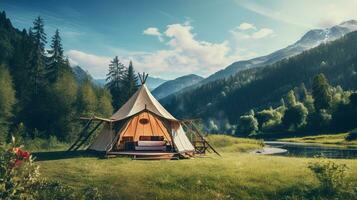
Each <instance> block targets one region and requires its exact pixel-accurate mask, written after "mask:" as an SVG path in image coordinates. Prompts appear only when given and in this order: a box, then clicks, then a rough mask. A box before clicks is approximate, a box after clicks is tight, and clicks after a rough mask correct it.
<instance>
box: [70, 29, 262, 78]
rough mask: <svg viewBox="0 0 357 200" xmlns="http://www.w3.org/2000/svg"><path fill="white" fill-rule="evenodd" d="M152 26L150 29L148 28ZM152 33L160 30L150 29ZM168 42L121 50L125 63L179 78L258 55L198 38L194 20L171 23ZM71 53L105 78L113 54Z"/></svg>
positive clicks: (72, 58) (74, 60)
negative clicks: (151, 48)
mask: <svg viewBox="0 0 357 200" xmlns="http://www.w3.org/2000/svg"><path fill="white" fill-rule="evenodd" d="M146 30H148V29H146ZM146 32H147V33H148V32H150V34H151V35H153V34H156V36H158V34H157V33H160V32H159V31H158V30H157V31H154V29H151V31H146ZM160 36H161V37H165V38H166V39H167V40H168V42H166V43H164V44H165V45H166V46H167V48H165V49H162V50H156V51H153V52H128V51H124V50H122V49H118V51H116V50H115V49H114V50H113V49H112V50H113V52H116V53H118V52H120V54H119V55H118V56H119V59H120V61H121V62H122V63H125V64H126V63H128V62H129V60H132V61H133V64H134V68H135V69H136V70H137V71H138V72H143V71H145V72H148V73H150V74H151V75H153V76H159V77H163V78H176V77H178V76H182V75H186V74H189V73H195V74H199V75H203V76H207V75H210V74H211V73H213V72H216V71H217V70H219V69H222V68H224V67H226V66H227V65H229V64H231V63H232V62H234V61H237V60H239V59H242V58H244V55H248V56H252V55H255V54H254V53H253V52H248V51H242V50H239V49H233V48H232V47H231V46H230V43H229V42H228V41H222V42H218V43H212V42H208V41H202V40H198V39H197V38H196V34H194V33H193V27H192V26H191V25H190V23H187V22H185V23H183V24H171V25H168V26H167V27H166V30H165V31H163V32H162V33H161V35H160ZM238 52H239V53H238ZM67 55H68V57H69V59H70V62H71V63H72V64H79V65H81V66H82V67H84V68H85V69H87V70H88V71H89V72H90V73H91V74H92V75H93V76H94V77H97V78H103V77H105V74H106V72H107V68H108V64H109V61H110V60H111V58H109V57H105V56H96V55H92V54H89V53H85V52H82V51H78V50H71V51H69V52H67Z"/></svg>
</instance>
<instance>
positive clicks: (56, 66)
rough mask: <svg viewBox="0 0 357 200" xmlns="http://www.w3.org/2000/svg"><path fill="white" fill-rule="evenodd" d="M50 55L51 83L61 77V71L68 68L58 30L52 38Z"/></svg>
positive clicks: (48, 71)
mask: <svg viewBox="0 0 357 200" xmlns="http://www.w3.org/2000/svg"><path fill="white" fill-rule="evenodd" d="M48 53H49V54H50V57H49V58H48V65H47V77H48V79H49V80H50V81H55V80H57V78H58V77H59V76H60V73H61V71H63V70H64V68H65V67H66V66H65V58H64V56H63V47H62V43H61V37H60V35H59V30H58V29H57V30H56V32H55V35H54V36H53V37H52V41H51V49H50V50H48Z"/></svg>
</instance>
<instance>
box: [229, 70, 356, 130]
mask: <svg viewBox="0 0 357 200" xmlns="http://www.w3.org/2000/svg"><path fill="white" fill-rule="evenodd" d="M356 116H357V93H354V92H353V91H348V90H347V91H345V90H343V89H342V87H341V86H336V87H333V86H331V85H330V84H329V83H328V81H327V79H326V78H325V76H324V75H323V74H318V75H317V76H315V77H314V79H313V85H312V89H311V91H308V90H307V89H306V87H305V85H304V84H301V85H300V86H299V87H295V88H294V89H293V90H290V91H289V92H288V93H287V94H286V95H285V96H284V97H283V98H282V99H281V105H279V106H278V107H276V108H272V107H269V108H268V109H263V110H257V111H254V110H251V111H249V112H248V113H246V114H244V115H242V116H240V117H239V120H238V123H237V126H236V129H235V130H234V131H235V134H236V135H240V136H254V135H259V134H265V133H274V132H277V133H281V132H286V133H289V132H309V133H313V132H320V133H321V132H323V133H328V132H334V131H341V130H351V129H353V128H355V127H357V122H356Z"/></svg>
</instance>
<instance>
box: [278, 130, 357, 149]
mask: <svg viewBox="0 0 357 200" xmlns="http://www.w3.org/2000/svg"><path fill="white" fill-rule="evenodd" d="M348 134H349V133H339V134H321V135H314V136H305V137H293V138H283V139H278V141H282V142H298V143H314V144H323V145H332V146H344V147H357V140H350V141H349V140H346V137H347V136H348Z"/></svg>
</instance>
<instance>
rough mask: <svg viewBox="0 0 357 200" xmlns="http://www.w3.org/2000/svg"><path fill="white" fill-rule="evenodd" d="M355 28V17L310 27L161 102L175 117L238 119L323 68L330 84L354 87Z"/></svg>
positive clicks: (269, 103) (308, 80)
mask: <svg viewBox="0 0 357 200" xmlns="http://www.w3.org/2000/svg"><path fill="white" fill-rule="evenodd" d="M354 30H357V21H355V20H351V21H347V22H344V23H341V24H339V25H337V26H333V27H331V28H327V29H316V30H311V31H309V32H307V33H306V34H305V35H304V36H303V37H302V38H301V39H300V40H298V41H297V42H296V43H294V44H293V45H290V46H288V47H287V48H284V49H282V50H279V51H276V52H274V53H272V54H270V55H268V56H263V57H259V58H255V59H252V60H248V61H239V62H236V63H233V64H232V65H231V66H229V67H227V68H226V69H224V70H221V71H220V72H217V73H215V74H213V75H211V76H210V77H208V78H207V79H204V80H202V81H201V82H199V83H198V84H196V85H193V86H190V87H187V88H184V89H182V90H181V91H179V92H176V93H174V94H171V95H169V96H167V97H165V98H163V99H161V100H160V101H161V102H162V103H163V104H164V106H165V107H166V108H167V109H168V110H169V111H170V112H172V113H174V114H175V116H178V117H179V118H192V117H196V118H197V117H201V118H204V119H208V118H216V119H229V121H233V122H234V121H235V122H236V120H237V118H238V117H239V115H241V114H242V113H244V112H247V111H248V110H249V109H257V108H259V109H261V108H264V107H267V106H276V105H277V104H278V103H279V100H280V98H281V97H282V96H283V95H284V94H286V92H288V91H289V90H290V89H293V88H294V87H298V86H299V85H300V84H302V83H305V84H306V86H307V87H310V86H311V80H312V78H313V77H314V76H315V75H316V74H317V73H324V74H325V75H326V77H327V78H328V79H329V80H330V81H331V83H332V84H333V85H341V86H342V87H344V88H346V89H357V85H356V84H355V83H357V75H356V74H357V69H356V66H357V65H356V63H357V55H356V54H355V51H357V45H356V44H357V32H352V33H349V32H351V31H354ZM346 34H347V35H346ZM341 37H342V38H341ZM336 39H337V40H336ZM317 45H319V46H317ZM309 48H310V49H309ZM299 52H300V53H299ZM288 55H289V56H288ZM279 59H280V60H279ZM267 63H268V64H267ZM203 97H204V98H203Z"/></svg>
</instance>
